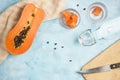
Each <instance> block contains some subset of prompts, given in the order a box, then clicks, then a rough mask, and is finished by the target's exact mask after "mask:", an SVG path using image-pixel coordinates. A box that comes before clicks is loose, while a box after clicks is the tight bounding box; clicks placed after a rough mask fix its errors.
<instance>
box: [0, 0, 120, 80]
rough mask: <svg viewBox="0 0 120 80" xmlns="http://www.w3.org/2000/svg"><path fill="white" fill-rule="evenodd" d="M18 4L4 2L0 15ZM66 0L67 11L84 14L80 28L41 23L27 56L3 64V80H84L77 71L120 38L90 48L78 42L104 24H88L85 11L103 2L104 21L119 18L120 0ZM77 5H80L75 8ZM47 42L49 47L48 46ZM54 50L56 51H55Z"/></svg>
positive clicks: (12, 0)
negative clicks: (84, 32)
mask: <svg viewBox="0 0 120 80" xmlns="http://www.w3.org/2000/svg"><path fill="white" fill-rule="evenodd" d="M17 1H18V0H1V1H0V12H2V11H3V10H4V9H6V8H7V7H8V6H10V5H12V4H14V3H16V2H17ZM48 1H49V0H48ZM67 1H68V2H67V7H66V8H74V9H77V10H78V11H79V13H80V15H81V22H80V24H79V26H78V27H77V28H75V29H73V30H68V29H65V28H63V27H62V26H61V25H60V24H59V19H56V20H51V21H48V22H44V23H42V25H41V27H40V28H39V30H38V33H37V35H36V38H35V40H34V43H33V45H32V46H31V48H30V49H29V50H28V51H27V52H26V53H25V54H23V55H19V56H12V55H10V56H8V58H7V59H6V60H5V61H4V62H3V63H2V64H0V80H84V78H83V77H82V76H81V75H79V74H76V73H75V72H76V71H78V70H79V69H81V68H82V66H83V65H85V64H86V63H87V62H88V61H90V60H91V59H93V58H94V57H95V56H97V55H98V54H99V53H100V52H102V51H103V50H104V49H105V48H107V47H108V46H109V45H111V44H112V43H114V42H115V41H116V40H118V39H119V37H120V35H117V36H116V37H115V38H112V36H111V39H106V40H99V41H97V44H95V45H93V46H89V47H84V46H81V45H80V44H79V43H78V40H77V38H78V36H79V34H80V33H81V32H82V31H84V30H86V29H93V30H95V29H96V28H98V27H99V26H100V25H101V24H102V23H103V22H100V23H99V24H93V23H91V22H89V21H88V18H87V16H86V11H84V10H83V8H87V7H88V6H89V5H90V4H91V3H93V2H95V1H97V2H98V1H100V2H103V3H104V4H105V5H106V6H107V8H108V16H107V18H106V19H105V21H108V20H111V19H113V18H115V17H118V16H119V15H120V5H119V4H120V0H67ZM77 4H79V5H80V6H79V7H76V5H77ZM105 21H104V22H105ZM47 41H49V44H46V42H47ZM54 43H57V45H56V46H55V45H54ZM61 46H64V48H61ZM55 47H56V48H57V50H54V49H53V48H55ZM69 60H72V62H69Z"/></svg>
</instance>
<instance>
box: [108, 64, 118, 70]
mask: <svg viewBox="0 0 120 80" xmlns="http://www.w3.org/2000/svg"><path fill="white" fill-rule="evenodd" d="M110 68H111V69H116V68H120V63H116V64H111V65H110Z"/></svg>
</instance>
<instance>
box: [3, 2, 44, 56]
mask: <svg viewBox="0 0 120 80" xmlns="http://www.w3.org/2000/svg"><path fill="white" fill-rule="evenodd" d="M16 16H17V15H16ZM44 16H45V13H44V10H43V9H41V8H37V7H36V6H35V5H34V4H32V3H29V4H26V6H25V7H24V8H23V11H22V14H21V15H20V18H19V20H18V22H17V24H16V25H15V26H14V27H13V28H12V29H11V30H10V31H9V33H8V34H7V36H6V39H5V46H6V49H7V51H8V52H9V53H10V54H13V55H19V54H23V53H24V52H26V51H27V50H28V49H29V48H30V46H31V45H32V42H33V40H34V38H35V35H36V32H37V30H38V28H39V26H40V24H41V23H42V21H43V19H44Z"/></svg>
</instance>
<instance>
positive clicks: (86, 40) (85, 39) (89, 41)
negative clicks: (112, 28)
mask: <svg viewBox="0 0 120 80" xmlns="http://www.w3.org/2000/svg"><path fill="white" fill-rule="evenodd" d="M78 41H79V42H80V44H82V45H83V46H91V45H94V44H95V43H96V40H95V38H94V35H93V34H92V32H91V29H88V30H86V31H84V32H82V33H81V34H80V36H79V38H78Z"/></svg>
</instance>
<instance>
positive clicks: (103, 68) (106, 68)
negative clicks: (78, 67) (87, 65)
mask: <svg viewBox="0 0 120 80" xmlns="http://www.w3.org/2000/svg"><path fill="white" fill-rule="evenodd" d="M117 68H120V63H116V64H111V65H106V66H101V67H96V68H91V69H88V70H82V71H79V72H77V73H78V74H92V73H99V72H104V71H110V70H112V69H117Z"/></svg>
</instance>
